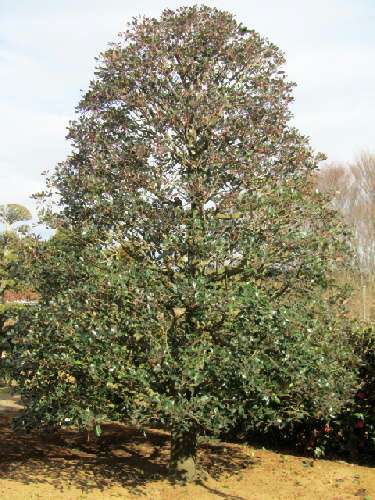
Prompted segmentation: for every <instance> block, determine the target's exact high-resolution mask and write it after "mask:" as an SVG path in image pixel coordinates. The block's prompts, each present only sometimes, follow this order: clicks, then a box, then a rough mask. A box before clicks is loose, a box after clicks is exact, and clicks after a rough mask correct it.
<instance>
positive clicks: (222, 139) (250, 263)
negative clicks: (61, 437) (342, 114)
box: [16, 7, 353, 475]
mask: <svg viewBox="0 0 375 500" xmlns="http://www.w3.org/2000/svg"><path fill="white" fill-rule="evenodd" d="M121 36H122V40H121V41H120V42H119V43H116V44H112V45H110V46H109V48H108V50H107V51H106V52H104V53H103V54H102V55H101V56H100V58H99V67H98V70H97V72H96V78H95V79H94V80H93V81H92V82H91V85H90V89H89V90H88V92H87V93H86V95H85V96H84V97H83V99H82V102H81V103H80V104H79V106H78V113H79V116H78V118H77V120H76V121H74V122H72V123H71V125H70V132H69V136H68V137H69V139H70V140H71V141H73V144H74V150H73V153H72V155H71V156H70V157H69V158H68V159H67V160H66V161H65V162H64V163H62V164H60V165H59V166H58V167H57V169H56V172H55V174H54V175H53V177H52V178H51V179H50V180H49V183H50V187H51V189H53V190H56V191H57V194H58V196H59V205H60V208H61V209H60V210H58V211H57V213H54V212H52V211H49V212H48V210H47V213H46V220H49V222H50V224H51V225H54V227H59V228H60V230H59V231H60V235H59V237H58V238H56V239H55V240H54V241H51V242H49V243H47V244H45V245H44V248H42V247H40V248H39V249H38V255H37V258H36V259H35V262H34V266H33V273H34V274H33V276H34V277H35V278H36V279H38V280H39V291H40V293H41V301H40V305H39V306H38V308H37V311H36V314H35V315H33V316H32V317H30V315H29V316H25V318H24V319H23V322H21V323H20V330H19V331H20V332H21V331H22V335H21V333H20V336H19V338H18V342H19V343H18V351H17V354H18V355H19V356H20V357H22V371H21V372H20V374H19V380H20V383H21V386H22V388H23V389H22V390H23V395H24V398H25V402H26V405H27V406H26V411H25V413H24V415H23V417H22V418H23V423H24V425H36V424H37V423H47V424H50V423H61V422H64V421H68V422H69V423H79V424H81V425H86V424H88V423H90V422H92V421H93V419H94V418H96V419H97V420H99V421H100V419H105V418H116V419H126V418H129V419H132V420H133V421H135V422H139V423H152V422H154V421H158V422H163V423H164V424H165V425H166V426H168V427H169V428H170V429H171V430H172V459H171V469H172V471H174V470H176V469H179V468H180V469H183V470H186V469H189V470H191V467H190V466H191V465H192V466H193V469H194V454H195V451H194V448H195V442H196V436H197V434H199V433H200V434H202V433H206V434H210V435H211V434H213V433H218V432H220V430H221V429H223V428H227V427H228V426H230V425H231V424H233V423H234V422H235V421H236V420H237V419H238V418H242V419H244V420H246V421H247V422H248V423H249V425H254V426H257V425H263V426H264V425H267V424H269V423H271V422H272V423H275V422H279V423H280V425H282V422H285V421H288V422H290V421H291V420H298V419H301V418H303V417H304V416H305V415H321V414H323V413H324V414H329V413H330V412H332V411H334V408H336V407H338V406H339V405H340V404H341V403H342V402H343V401H344V400H345V398H346V396H347V393H348V390H349V389H350V387H351V383H352V382H351V375H350V365H351V363H352V362H353V360H352V359H351V357H350V354H349V353H348V348H347V342H346V339H345V333H344V321H345V318H344V317H343V314H342V296H341V295H340V293H341V292H340V291H339V290H338V289H336V288H335V286H334V283H333V282H332V280H331V269H332V266H334V265H338V262H341V261H342V259H343V257H344V256H345V248H343V245H342V243H341V240H340V238H338V235H339V233H340V226H339V224H338V223H337V221H336V218H335V214H334V212H332V211H329V210H328V209H327V206H326V203H325V200H324V198H323V197H322V195H320V194H319V193H317V192H316V191H315V189H314V188H313V183H312V182H311V173H312V172H313V171H314V169H315V168H316V165H317V162H318V161H319V157H318V156H316V155H315V154H314V153H313V151H312V150H311V148H310V147H309V145H308V141H307V139H306V138H305V137H303V136H302V135H300V134H299V133H298V131H297V130H296V129H294V128H292V127H290V126H289V124H288V121H289V120H290V117H291V113H290V111H289V108H288V105H289V103H290V101H291V100H292V97H291V90H292V87H293V84H291V83H289V82H288V81H287V80H286V78H285V75H284V72H283V70H282V65H283V63H284V58H283V54H282V53H281V52H280V51H279V49H278V48H277V47H276V46H274V45H273V44H271V43H269V42H268V41H267V40H265V39H262V38H261V37H260V36H259V35H258V34H257V33H256V32H254V31H251V30H248V29H246V28H245V27H244V26H243V25H241V24H238V23H237V22H236V20H235V19H234V18H233V17H232V16H231V15H230V14H228V13H226V12H221V11H218V10H216V9H211V8H208V7H189V8H181V9H179V10H177V11H175V12H173V11H170V10H166V11H164V12H163V14H162V15H161V18H160V19H159V20H157V19H147V18H139V19H134V20H133V22H132V23H131V24H130V25H129V26H128V28H127V30H126V32H125V33H122V34H121ZM64 235H65V236H64ZM25 331H27V332H28V333H27V335H26V337H25V335H24V332H25ZM16 339H17V337H16ZM189 460H190V462H189ZM192 475H194V470H193V472H192Z"/></svg>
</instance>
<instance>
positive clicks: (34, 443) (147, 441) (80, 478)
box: [0, 396, 375, 500]
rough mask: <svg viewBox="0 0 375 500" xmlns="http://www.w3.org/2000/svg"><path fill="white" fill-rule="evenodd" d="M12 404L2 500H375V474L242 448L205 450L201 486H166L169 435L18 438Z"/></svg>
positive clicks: (7, 410) (0, 433)
mask: <svg viewBox="0 0 375 500" xmlns="http://www.w3.org/2000/svg"><path fill="white" fill-rule="evenodd" d="M16 402H17V401H16V400H15V398H14V397H13V398H11V397H9V396H8V399H4V397H3V400H2V401H0V403H1V411H0V438H1V448H0V450H1V451H0V497H1V498H2V499H4V500H7V499H9V500H10V499H11V500H18V499H22V500H24V499H25V498H27V499H33V498H49V499H51V498H52V499H62V500H64V499H66V500H68V499H83V498H88V499H91V500H96V499H110V498H120V497H121V498H123V499H135V498H139V499H153V500H168V499H172V498H173V500H188V499H191V498H196V499H198V498H199V500H209V499H213V498H222V499H225V500H245V499H246V500H247V499H252V500H256V499H259V500H267V499H297V498H298V499H311V498H314V499H328V498H329V499H330V500H335V499H337V500H345V499H349V498H357V499H362V500H365V499H366V500H375V470H374V469H373V468H371V467H360V466H356V465H350V464H348V463H345V462H333V461H332V462H330V461H325V460H313V459H311V458H307V457H302V456H297V455H293V454H286V453H285V452H284V453H283V454H282V453H280V452H274V451H270V450H266V449H261V448H253V447H250V446H245V445H240V444H223V445H220V446H210V445H201V446H200V448H199V464H200V467H201V469H202V471H203V476H202V480H201V482H199V483H197V484H189V485H186V486H182V485H172V484H170V483H169V482H168V480H167V464H168V456H169V435H168V433H166V432H163V431H160V430H149V431H147V433H146V435H143V433H142V432H140V430H139V429H137V428H135V427H130V426H126V425H121V424H114V423H108V424H105V425H103V434H102V435H101V436H100V438H99V437H91V436H90V438H89V440H87V436H82V435H81V434H79V433H77V432H76V431H74V430H59V431H58V432H49V433H41V432H32V433H30V434H23V433H15V432H13V431H12V430H11V426H10V425H11V420H12V418H13V417H14V416H15V415H16V414H17V412H19V411H20V409H19V408H18V407H17V406H15V404H14V403H16Z"/></svg>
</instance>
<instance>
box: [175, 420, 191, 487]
mask: <svg viewBox="0 0 375 500" xmlns="http://www.w3.org/2000/svg"><path fill="white" fill-rule="evenodd" d="M197 437H198V429H197V426H196V424H195V422H192V421H191V420H185V421H183V422H177V423H175V425H174V426H173V428H172V432H171V458H170V464H169V474H170V477H171V479H173V480H177V481H184V482H191V481H194V480H196V479H198V471H197Z"/></svg>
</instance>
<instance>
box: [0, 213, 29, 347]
mask: <svg viewBox="0 0 375 500" xmlns="http://www.w3.org/2000/svg"><path fill="white" fill-rule="evenodd" d="M30 219H31V213H30V212H29V210H27V208H25V207H23V206H22V205H17V204H9V205H1V206H0V222H1V223H3V224H4V225H5V230H4V231H2V232H1V233H0V354H1V355H2V353H3V352H4V351H6V350H9V343H8V340H7V336H6V323H7V321H9V320H10V317H11V316H12V315H13V316H14V313H15V312H17V311H18V310H19V308H20V306H19V304H16V303H14V300H12V297H9V299H10V300H7V299H6V297H5V295H6V293H7V292H10V291H17V290H18V289H19V288H20V285H21V283H20V280H16V279H15V274H16V272H17V267H18V264H19V258H18V255H17V249H18V245H19V241H20V233H19V231H17V229H14V228H13V227H12V226H13V225H14V224H16V223H17V222H23V221H28V220H30ZM22 230H26V227H23V228H22Z"/></svg>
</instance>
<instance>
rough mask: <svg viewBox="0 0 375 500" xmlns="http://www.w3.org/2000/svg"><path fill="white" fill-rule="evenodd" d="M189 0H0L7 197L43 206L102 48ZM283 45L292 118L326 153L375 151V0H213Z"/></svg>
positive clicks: (347, 155) (0, 198) (1, 133)
mask: <svg viewBox="0 0 375 500" xmlns="http://www.w3.org/2000/svg"><path fill="white" fill-rule="evenodd" d="M194 3H196V2H190V1H174V0H171V1H168V0H163V1H161V0H154V1H152V2H151V1H146V0H139V1H137V2H134V1H133V0H110V1H108V2H105V1H103V0H64V1H61V0H0V138H1V140H0V204H3V203H20V204H22V205H25V206H27V207H28V208H29V209H31V210H32V212H33V213H35V212H36V206H35V203H34V201H33V200H31V199H30V195H31V194H32V193H35V192H37V191H40V190H41V189H43V186H44V178H43V177H42V176H41V172H42V171H46V170H50V171H53V169H54V168H55V166H56V164H57V163H58V162H60V161H63V160H64V159H65V157H66V156H67V154H68V153H69V151H70V146H69V143H68V142H67V141H66V140H65V135H66V132H67V131H66V127H67V126H68V124H69V120H70V119H74V115H75V113H74V108H75V106H76V105H77V104H78V101H79V100H80V96H81V95H82V93H83V91H85V90H86V89H87V88H88V85H89V82H90V80H91V79H92V78H93V73H94V70H95V59H94V58H95V57H96V56H98V55H99V53H100V52H102V51H104V50H105V49H106V46H107V44H108V43H109V42H115V41H117V34H118V32H120V31H123V30H125V25H126V22H128V21H130V20H131V18H132V16H135V15H138V14H144V15H146V16H153V17H157V16H158V15H159V14H160V13H161V12H162V10H164V9H165V8H172V9H174V8H178V7H180V6H183V5H193V4H194ZM204 3H205V4H206V5H210V6H215V7H217V8H219V9H222V10H227V11H229V12H231V13H232V14H234V15H236V18H237V20H238V21H239V22H242V23H243V24H244V25H245V26H247V27H248V28H250V29H255V30H256V31H258V32H259V33H260V34H261V35H263V36H264V37H266V38H268V39H269V40H270V41H271V42H273V43H275V44H276V45H278V46H279V47H280V48H281V49H282V50H283V51H284V52H285V56H286V61H287V63H286V66H285V71H286V73H287V75H288V77H289V79H290V80H292V81H295V82H296V83H297V87H296V89H295V91H294V97H295V102H294V104H293V106H292V110H293V113H294V119H293V125H295V126H297V127H298V128H299V130H300V131H301V132H302V133H303V134H304V135H307V136H309V137H310V142H311V144H312V146H313V147H314V148H315V149H316V150H317V151H321V152H324V153H326V154H327V155H328V157H329V161H336V162H343V163H347V162H352V161H354V160H355V157H356V155H357V154H358V153H360V152H361V151H368V152H371V153H375V135H374V132H375V2H374V0H247V1H242V0H230V1H229V0H217V1H215V2H213V1H210V0H207V1H206V2H204Z"/></svg>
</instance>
